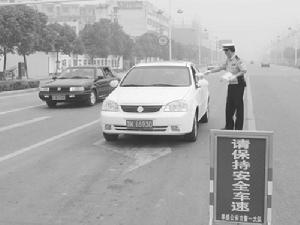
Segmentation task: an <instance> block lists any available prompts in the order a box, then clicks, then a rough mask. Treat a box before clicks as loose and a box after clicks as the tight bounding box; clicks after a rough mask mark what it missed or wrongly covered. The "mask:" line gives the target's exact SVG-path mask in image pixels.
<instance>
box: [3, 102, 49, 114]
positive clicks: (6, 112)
mask: <svg viewBox="0 0 300 225" xmlns="http://www.w3.org/2000/svg"><path fill="white" fill-rule="evenodd" d="M42 105H44V104H40V105H31V106H26V107H23V108H17V109H12V110H9V111H3V112H0V116H1V115H5V114H8V113H12V112H18V111H22V110H26V109H31V108H37V107H40V106H42Z"/></svg>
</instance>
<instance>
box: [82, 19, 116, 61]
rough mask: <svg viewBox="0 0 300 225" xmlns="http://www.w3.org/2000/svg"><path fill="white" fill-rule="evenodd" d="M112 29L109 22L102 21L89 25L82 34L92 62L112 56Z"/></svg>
mask: <svg viewBox="0 0 300 225" xmlns="http://www.w3.org/2000/svg"><path fill="white" fill-rule="evenodd" d="M110 29H111V28H110V24H109V22H108V21H107V20H104V19H102V20H100V21H99V22H97V23H94V24H87V25H86V26H85V27H84V28H83V30H82V31H81V32H80V34H79V35H80V38H81V40H82V41H83V44H84V47H85V49H86V53H87V54H88V55H89V57H90V58H91V59H92V60H93V59H94V58H95V57H107V56H108V55H109V54H110V46H111V44H110V39H109V38H110Z"/></svg>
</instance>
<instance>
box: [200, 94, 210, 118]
mask: <svg viewBox="0 0 300 225" xmlns="http://www.w3.org/2000/svg"><path fill="white" fill-rule="evenodd" d="M208 113H209V98H208V100H207V108H206V112H205V114H204V115H203V116H202V117H201V119H200V121H199V122H200V123H207V122H208Z"/></svg>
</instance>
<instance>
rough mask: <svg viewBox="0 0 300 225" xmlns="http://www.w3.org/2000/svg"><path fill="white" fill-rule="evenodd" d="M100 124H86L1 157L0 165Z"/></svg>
mask: <svg viewBox="0 0 300 225" xmlns="http://www.w3.org/2000/svg"><path fill="white" fill-rule="evenodd" d="M99 122H100V119H98V120H95V121H93V122H90V123H87V124H84V125H82V126H79V127H76V128H74V129H72V130H69V131H66V132H64V133H61V134H59V135H56V136H53V137H51V138H48V139H46V140H44V141H41V142H38V143H36V144H34V145H31V146H28V147H25V148H22V149H20V150H18V151H15V152H13V153H10V154H8V155H5V156H2V157H0V163H1V162H4V161H6V160H9V159H12V158H14V157H16V156H18V155H21V154H23V153H25V152H29V151H32V150H34V149H35V148H37V147H40V146H42V145H45V144H48V143H50V142H52V141H55V140H57V139H60V138H62V137H65V136H68V135H70V134H73V133H75V132H77V131H80V130H82V129H84V128H87V127H89V126H92V125H94V124H97V123H99Z"/></svg>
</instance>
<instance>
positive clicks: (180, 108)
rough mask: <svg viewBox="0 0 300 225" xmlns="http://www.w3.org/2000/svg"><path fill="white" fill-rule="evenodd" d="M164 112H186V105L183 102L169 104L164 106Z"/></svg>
mask: <svg viewBox="0 0 300 225" xmlns="http://www.w3.org/2000/svg"><path fill="white" fill-rule="evenodd" d="M164 111H165V112H187V111H188V104H187V102H185V101H183V100H177V101H174V102H170V103H168V104H167V105H166V106H165V110H164Z"/></svg>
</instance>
